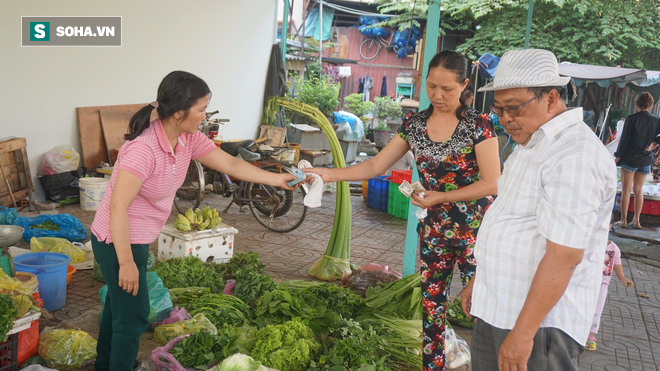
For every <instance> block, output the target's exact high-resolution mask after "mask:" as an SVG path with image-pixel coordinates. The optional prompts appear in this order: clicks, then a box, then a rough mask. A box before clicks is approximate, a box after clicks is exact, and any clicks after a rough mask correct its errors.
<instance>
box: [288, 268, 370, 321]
mask: <svg viewBox="0 0 660 371" xmlns="http://www.w3.org/2000/svg"><path fill="white" fill-rule="evenodd" d="M280 287H286V288H289V289H290V290H291V291H292V292H293V293H294V295H296V296H299V297H300V298H301V299H302V300H303V304H304V305H305V306H307V307H309V308H310V310H308V311H307V313H313V317H311V318H310V319H309V326H310V327H311V328H312V330H313V331H314V333H327V332H331V331H333V330H334V329H336V328H338V327H340V326H342V323H343V318H353V317H355V315H356V314H357V313H358V312H359V311H360V309H361V308H362V307H363V306H364V305H365V304H364V299H362V298H361V297H360V296H359V295H357V294H356V293H354V292H353V291H351V290H349V289H347V288H344V287H339V286H337V285H335V284H332V283H326V282H317V281H302V280H291V281H286V282H283V283H281V284H280Z"/></svg>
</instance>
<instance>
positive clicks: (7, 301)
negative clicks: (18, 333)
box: [0, 294, 16, 342]
mask: <svg viewBox="0 0 660 371" xmlns="http://www.w3.org/2000/svg"><path fill="white" fill-rule="evenodd" d="M14 318H16V308H14V300H13V299H12V295H9V294H0V342H4V341H7V338H8V336H7V334H8V333H9V331H11V329H12V327H14Z"/></svg>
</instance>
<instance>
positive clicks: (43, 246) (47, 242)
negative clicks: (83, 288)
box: [30, 237, 85, 263]
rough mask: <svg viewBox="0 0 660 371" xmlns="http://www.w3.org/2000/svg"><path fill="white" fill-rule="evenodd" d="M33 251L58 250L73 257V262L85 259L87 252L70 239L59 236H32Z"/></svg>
mask: <svg viewBox="0 0 660 371" xmlns="http://www.w3.org/2000/svg"><path fill="white" fill-rule="evenodd" d="M30 250H32V252H58V253H61V254H65V255H68V256H70V257H71V263H82V262H84V261H85V252H83V251H82V250H81V249H79V248H77V247H76V246H74V245H73V244H72V243H71V242H69V240H66V239H64V238H58V237H39V238H37V237H32V239H30Z"/></svg>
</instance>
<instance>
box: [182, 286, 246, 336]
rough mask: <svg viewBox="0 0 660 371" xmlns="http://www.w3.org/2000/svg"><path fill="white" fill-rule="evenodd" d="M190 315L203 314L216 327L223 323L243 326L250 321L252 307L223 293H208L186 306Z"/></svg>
mask: <svg viewBox="0 0 660 371" xmlns="http://www.w3.org/2000/svg"><path fill="white" fill-rule="evenodd" d="M186 309H187V310H188V312H189V313H190V314H191V315H193V316H194V315H196V314H198V313H202V314H204V316H206V318H208V320H209V321H211V323H213V324H214V325H215V326H216V327H217V328H219V327H222V326H223V325H225V324H228V325H233V326H243V325H245V324H247V323H249V322H250V321H252V318H253V317H254V316H253V313H252V308H250V307H249V306H248V305H247V304H245V303H244V302H243V301H242V300H241V299H239V298H237V297H235V296H231V295H223V294H208V295H205V296H201V297H199V298H197V299H194V300H193V301H191V302H190V303H189V304H188V307H186Z"/></svg>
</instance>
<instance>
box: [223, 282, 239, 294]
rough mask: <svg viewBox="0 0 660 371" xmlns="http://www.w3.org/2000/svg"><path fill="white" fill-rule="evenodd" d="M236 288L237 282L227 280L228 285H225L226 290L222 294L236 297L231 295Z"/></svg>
mask: <svg viewBox="0 0 660 371" xmlns="http://www.w3.org/2000/svg"><path fill="white" fill-rule="evenodd" d="M234 287H236V281H235V280H227V283H225V289H224V290H222V293H223V294H225V295H234V294H232V293H231V290H233V289H234Z"/></svg>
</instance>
